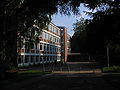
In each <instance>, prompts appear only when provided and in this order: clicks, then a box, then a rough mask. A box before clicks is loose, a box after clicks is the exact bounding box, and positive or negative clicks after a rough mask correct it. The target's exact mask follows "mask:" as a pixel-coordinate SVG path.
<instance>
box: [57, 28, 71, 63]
mask: <svg viewBox="0 0 120 90" xmlns="http://www.w3.org/2000/svg"><path fill="white" fill-rule="evenodd" d="M58 27H59V28H60V31H61V61H62V62H64V63H65V62H67V56H68V47H69V44H68V43H69V40H68V34H67V28H66V27H62V26H58ZM69 48H70V47H69Z"/></svg>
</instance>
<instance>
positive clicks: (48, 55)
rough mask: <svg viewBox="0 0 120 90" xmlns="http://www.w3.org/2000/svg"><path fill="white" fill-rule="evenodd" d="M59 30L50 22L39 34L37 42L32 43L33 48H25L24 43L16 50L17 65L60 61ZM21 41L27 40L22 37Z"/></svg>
mask: <svg viewBox="0 0 120 90" xmlns="http://www.w3.org/2000/svg"><path fill="white" fill-rule="evenodd" d="M60 34H61V31H60V29H59V28H58V27H57V26H56V25H54V24H53V23H50V24H49V25H48V28H46V29H43V30H42V32H41V35H40V36H39V42H38V43H37V44H35V43H34V45H33V49H30V50H27V49H26V47H27V46H26V44H24V45H23V46H22V47H21V49H20V50H18V53H19V58H18V66H29V65H33V64H42V63H52V62H59V61H61V36H60ZM23 42H24V43H26V42H27V41H26V40H25V39H23Z"/></svg>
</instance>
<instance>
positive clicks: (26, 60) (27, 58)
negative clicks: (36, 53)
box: [25, 55, 29, 63]
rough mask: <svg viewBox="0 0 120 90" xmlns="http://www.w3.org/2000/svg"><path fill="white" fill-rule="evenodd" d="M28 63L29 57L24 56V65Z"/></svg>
mask: <svg viewBox="0 0 120 90" xmlns="http://www.w3.org/2000/svg"><path fill="white" fill-rule="evenodd" d="M28 61H29V56H27V55H26V56H25V63H28Z"/></svg>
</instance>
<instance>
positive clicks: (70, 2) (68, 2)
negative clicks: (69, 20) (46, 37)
mask: <svg viewBox="0 0 120 90" xmlns="http://www.w3.org/2000/svg"><path fill="white" fill-rule="evenodd" d="M107 1H110V0H95V1H94V2H93V0H1V1H0V19H1V23H2V24H1V26H0V28H1V32H0V33H1V35H0V36H1V37H0V41H1V43H0V46H1V47H0V66H1V67H3V66H6V67H7V68H8V67H9V65H10V64H9V63H10V62H14V65H15V67H16V66H17V64H16V56H17V53H16V51H17V50H16V45H17V44H16V42H17V31H18V32H19V34H18V35H20V36H22V35H23V34H24V33H26V32H27V30H28V28H29V27H31V26H32V25H33V23H34V20H38V21H39V23H40V24H39V26H40V27H41V28H43V26H44V25H46V23H47V22H50V20H51V15H53V14H54V13H57V12H58V11H59V12H60V13H61V14H67V15H70V14H71V13H72V12H73V13H74V14H77V12H78V11H79V10H78V7H79V5H80V3H85V4H84V5H86V6H87V7H90V8H95V7H97V6H98V5H100V4H101V2H102V4H103V2H104V3H106V2H107ZM39 30H41V29H39ZM21 34H22V35H21ZM3 37H4V38H3ZM10 47H12V48H10ZM8 48H9V49H8ZM4 64H5V65H4ZM3 71H6V69H5V70H3Z"/></svg>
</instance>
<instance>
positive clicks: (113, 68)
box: [102, 66, 120, 73]
mask: <svg viewBox="0 0 120 90" xmlns="http://www.w3.org/2000/svg"><path fill="white" fill-rule="evenodd" d="M102 72H103V73H108V72H119V73H120V66H111V67H103V68H102Z"/></svg>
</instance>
